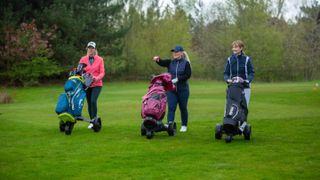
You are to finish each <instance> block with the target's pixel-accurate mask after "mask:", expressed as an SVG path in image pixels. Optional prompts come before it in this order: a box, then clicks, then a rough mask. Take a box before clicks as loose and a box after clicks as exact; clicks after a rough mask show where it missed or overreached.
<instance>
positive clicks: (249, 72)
mask: <svg viewBox="0 0 320 180" xmlns="http://www.w3.org/2000/svg"><path fill="white" fill-rule="evenodd" d="M231 45H232V52H233V54H232V55H231V56H230V57H229V58H228V60H227V62H226V64H225V68H224V80H225V81H226V82H227V83H230V82H231V79H232V78H234V77H240V78H242V79H243V81H244V93H245V99H246V102H247V107H248V106H249V101H250V94H251V90H250V83H251V81H252V80H253V77H254V68H253V65H252V62H251V58H250V57H249V56H247V55H245V54H244V53H243V51H242V50H243V48H244V44H243V42H242V41H241V40H236V41H234V42H232V44H231Z"/></svg>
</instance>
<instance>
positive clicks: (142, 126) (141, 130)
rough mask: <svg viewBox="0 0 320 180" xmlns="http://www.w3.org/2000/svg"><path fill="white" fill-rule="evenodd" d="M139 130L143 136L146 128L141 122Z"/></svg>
mask: <svg viewBox="0 0 320 180" xmlns="http://www.w3.org/2000/svg"><path fill="white" fill-rule="evenodd" d="M140 132H141V136H145V135H146V134H147V131H146V128H145V127H144V125H143V123H142V124H141V128H140Z"/></svg>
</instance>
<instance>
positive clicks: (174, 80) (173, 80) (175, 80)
mask: <svg viewBox="0 0 320 180" xmlns="http://www.w3.org/2000/svg"><path fill="white" fill-rule="evenodd" d="M178 81H179V80H178V78H174V79H172V80H171V82H172V83H173V84H175V83H177V82H178Z"/></svg>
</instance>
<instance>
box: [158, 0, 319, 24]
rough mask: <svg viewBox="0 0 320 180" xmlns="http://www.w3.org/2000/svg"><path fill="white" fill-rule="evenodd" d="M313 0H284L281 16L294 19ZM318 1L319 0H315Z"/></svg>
mask: <svg viewBox="0 0 320 180" xmlns="http://www.w3.org/2000/svg"><path fill="white" fill-rule="evenodd" d="M202 1H203V3H204V4H205V7H211V5H212V4H213V3H224V2H225V0H202ZM312 1H314V0H285V5H284V8H283V12H284V13H283V16H284V18H285V19H286V20H292V21H294V19H295V17H296V16H297V15H298V14H299V12H300V10H299V7H300V6H301V5H310V4H311V2H312ZM316 1H318V3H320V0H316ZM160 3H163V4H169V5H170V4H171V0H161V1H160Z"/></svg>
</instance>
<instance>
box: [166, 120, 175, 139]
mask: <svg viewBox="0 0 320 180" xmlns="http://www.w3.org/2000/svg"><path fill="white" fill-rule="evenodd" d="M167 131H168V135H169V136H174V135H176V131H177V126H176V123H175V122H174V123H169V124H168V130H167Z"/></svg>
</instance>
